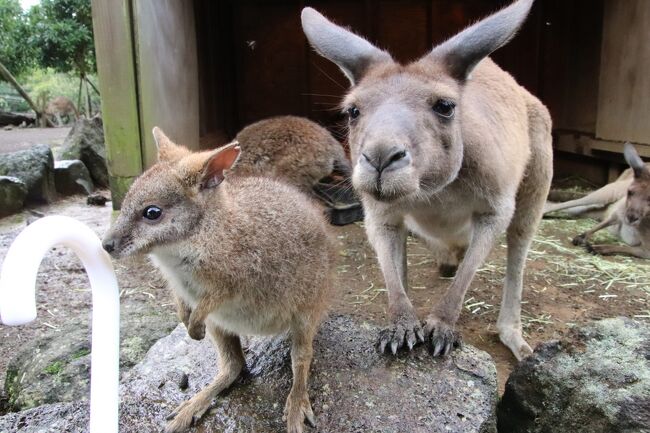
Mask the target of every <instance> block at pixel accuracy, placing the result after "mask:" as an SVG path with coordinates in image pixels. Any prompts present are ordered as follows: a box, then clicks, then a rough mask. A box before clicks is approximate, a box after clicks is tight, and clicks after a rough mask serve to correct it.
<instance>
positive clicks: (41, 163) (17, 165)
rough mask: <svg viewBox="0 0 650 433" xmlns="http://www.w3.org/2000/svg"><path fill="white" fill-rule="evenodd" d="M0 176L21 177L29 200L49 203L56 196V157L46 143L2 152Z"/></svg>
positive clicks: (0, 156) (0, 155)
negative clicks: (15, 150)
mask: <svg viewBox="0 0 650 433" xmlns="http://www.w3.org/2000/svg"><path fill="white" fill-rule="evenodd" d="M0 176H11V177H17V178H18V179H20V180H21V181H22V182H23V183H24V184H25V186H27V200H28V201H33V202H41V203H42V202H46V203H49V202H51V201H53V200H54V199H55V198H56V188H55V186H54V158H53V157H52V151H51V150H50V147H49V146H47V145H45V144H35V145H34V146H32V147H31V148H30V149H26V150H19V151H17V152H11V153H3V154H0Z"/></svg>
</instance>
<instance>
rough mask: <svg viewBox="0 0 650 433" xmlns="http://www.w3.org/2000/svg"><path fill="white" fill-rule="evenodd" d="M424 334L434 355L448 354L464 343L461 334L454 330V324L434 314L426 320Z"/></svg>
mask: <svg viewBox="0 0 650 433" xmlns="http://www.w3.org/2000/svg"><path fill="white" fill-rule="evenodd" d="M424 335H425V338H426V339H425V341H426V342H427V343H428V344H430V349H431V353H432V355H433V356H434V357H435V356H447V355H448V354H449V352H451V350H452V349H455V348H456V347H460V346H461V344H462V340H461V337H460V334H458V333H457V332H456V331H455V330H454V326H453V325H451V324H448V323H446V322H445V321H443V320H440V319H438V318H437V317H436V316H435V315H433V314H431V315H429V316H428V317H427V318H426V320H425V321H424Z"/></svg>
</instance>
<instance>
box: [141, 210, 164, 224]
mask: <svg viewBox="0 0 650 433" xmlns="http://www.w3.org/2000/svg"><path fill="white" fill-rule="evenodd" d="M142 216H143V217H145V218H146V219H148V220H151V221H155V220H157V219H158V218H160V217H161V216H162V209H160V208H159V207H158V206H147V207H146V208H144V211H143V212H142Z"/></svg>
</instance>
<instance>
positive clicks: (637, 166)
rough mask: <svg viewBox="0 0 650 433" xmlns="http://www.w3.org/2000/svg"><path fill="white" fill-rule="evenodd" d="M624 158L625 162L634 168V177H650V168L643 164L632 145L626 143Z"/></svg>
mask: <svg viewBox="0 0 650 433" xmlns="http://www.w3.org/2000/svg"><path fill="white" fill-rule="evenodd" d="M623 156H624V157H625V161H627V163H628V164H629V165H630V167H632V170H634V177H636V178H639V177H642V176H646V177H650V171H648V168H647V167H646V166H645V164H644V163H643V160H642V159H641V157H640V156H639V154H638V153H637V151H636V149H635V148H634V146H632V145H631V144H630V143H625V147H624V151H623Z"/></svg>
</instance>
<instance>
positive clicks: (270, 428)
mask: <svg viewBox="0 0 650 433" xmlns="http://www.w3.org/2000/svg"><path fill="white" fill-rule="evenodd" d="M376 334H377V329H376V328H374V327H372V326H368V325H367V324H358V323H355V322H353V321H352V320H351V319H349V318H346V317H334V318H331V319H330V320H328V321H327V322H326V323H325V324H324V325H323V327H322V328H321V330H320V332H319V334H318V336H317V338H316V341H315V346H314V351H315V353H314V363H313V366H312V377H311V380H310V395H311V398H312V405H313V407H314V412H315V414H316V417H317V421H318V428H316V429H310V430H308V431H313V432H329V433H331V432H337V433H348V432H385V433H391V432H394V433H397V432H410V433H425V432H463V433H471V432H495V431H496V430H495V429H496V426H495V417H494V415H495V414H494V410H495V404H496V396H497V390H496V369H495V366H494V363H493V362H492V360H491V358H490V357H489V355H487V354H486V353H485V352H481V351H479V350H477V349H474V348H472V347H470V346H465V347H464V348H463V349H460V350H457V351H455V352H454V353H453V355H452V356H450V357H448V358H447V359H444V360H439V359H433V358H431V356H429V354H428V353H427V352H426V351H425V350H424V349H423V348H420V349H419V350H416V351H415V352H413V353H410V354H403V355H401V356H399V357H398V358H392V357H387V356H383V355H380V354H378V353H377V352H376V350H375V349H374V347H373V346H374V342H375V338H376ZM206 340H207V339H206ZM206 340H204V341H201V342H196V341H193V340H191V339H189V337H187V335H186V332H185V329H184V328H183V327H182V326H179V327H178V328H176V329H175V330H174V332H172V334H171V335H169V336H168V337H165V338H163V339H162V340H160V341H159V342H157V343H156V344H155V345H154V346H153V347H152V348H151V350H150V351H149V353H148V354H147V356H146V357H145V359H144V360H143V361H142V362H141V363H140V364H138V365H137V366H135V367H134V368H133V369H132V370H131V371H130V372H129V373H128V375H126V377H125V378H124V379H123V380H122V385H121V396H122V402H121V406H120V431H121V432H154V431H160V430H161V429H162V427H163V426H164V425H165V416H166V415H167V414H168V413H169V412H170V411H171V410H172V409H173V408H174V407H175V406H176V405H178V404H179V403H181V402H182V401H184V400H186V399H187V398H189V397H191V396H192V395H193V394H194V393H195V392H197V391H198V390H199V389H200V388H201V387H203V386H205V385H207V384H208V383H209V382H210V381H211V380H212V378H213V376H214V374H215V372H216V354H215V351H214V349H213V348H212V346H211V344H210V343H209V342H208V341H206ZM247 370H248V373H247V374H246V375H245V376H244V377H243V378H242V379H241V380H239V381H238V382H236V383H235V385H233V387H232V389H231V390H230V391H229V392H228V393H227V394H226V395H224V396H222V397H219V398H218V399H217V405H216V406H215V408H213V409H212V410H211V411H210V412H209V413H208V414H206V416H205V417H204V419H203V420H201V422H200V423H199V425H198V427H197V428H196V429H195V430H193V431H206V432H208V431H224V432H235V431H236V432H243V433H246V432H249V433H252V432H284V431H285V425H284V423H283V421H282V410H283V407H284V402H285V399H286V396H287V394H288V392H289V388H290V386H291V368H290V358H289V346H288V344H287V342H286V341H284V339H282V338H272V339H253V340H251V342H250V343H249V344H248V349H247ZM184 373H186V374H188V376H189V388H188V389H187V390H185V391H183V390H181V386H179V380H180V378H181V377H182V376H183V374H184ZM51 423H52V424H51ZM54 424H56V429H58V430H56V431H69V432H78V431H84V429H85V428H86V426H87V408H86V407H85V405H84V404H82V403H76V404H59V405H49V406H43V407H40V408H36V409H33V410H30V411H25V412H21V413H14V414H9V415H7V416H5V417H3V418H0V432H3V431H5V430H6V431H12V432H13V431H17V432H36V431H39V430H38V429H39V428H40V427H46V426H50V425H54ZM3 429H4V430H3ZM46 431H49V430H46Z"/></svg>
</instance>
